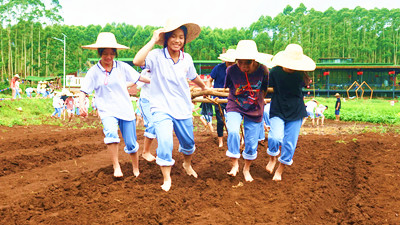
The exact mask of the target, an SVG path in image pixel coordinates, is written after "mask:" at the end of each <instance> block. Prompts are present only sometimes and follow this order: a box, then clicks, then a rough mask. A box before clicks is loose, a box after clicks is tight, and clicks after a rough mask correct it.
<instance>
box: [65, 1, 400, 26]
mask: <svg viewBox="0 0 400 225" xmlns="http://www.w3.org/2000/svg"><path fill="white" fill-rule="evenodd" d="M59 2H60V4H61V5H62V7H63V9H62V12H61V15H62V16H63V17H64V24H66V25H83V26H87V25H90V24H94V25H98V24H99V25H101V26H104V25H106V24H107V23H112V22H115V23H126V24H131V25H134V26H136V25H141V26H146V25H152V26H163V25H164V23H165V21H166V19H167V18H168V17H170V16H172V15H175V16H178V17H181V18H185V19H188V20H190V21H191V22H195V23H197V24H199V25H200V26H210V27H211V28H216V27H218V28H224V29H226V28H232V27H237V28H242V27H249V26H250V25H251V24H252V23H253V22H256V21H257V20H258V19H259V18H260V16H262V15H264V16H271V17H275V16H276V15H278V14H279V13H281V12H282V11H283V9H284V8H285V7H286V6H287V5H291V6H292V7H293V8H294V9H295V8H297V7H298V6H299V4H300V3H303V4H304V5H305V6H306V7H307V9H311V8H314V9H315V10H317V11H322V12H323V11H325V10H327V9H328V8H329V7H333V8H334V9H336V10H339V9H341V8H349V9H354V8H355V7H356V6H361V7H363V8H365V9H373V8H375V7H377V8H388V9H393V8H400V0H302V1H301V0H140V1H139V0H60V1H59Z"/></svg>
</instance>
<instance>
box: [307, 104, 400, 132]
mask: <svg viewBox="0 0 400 225" xmlns="http://www.w3.org/2000/svg"><path fill="white" fill-rule="evenodd" d="M316 100H317V101H318V102H319V103H320V104H323V105H327V106H328V109H327V110H326V111H325V113H324V115H325V117H326V118H327V119H332V120H334V119H335V102H336V98H316ZM306 101H307V100H306ZM341 104H342V107H341V109H340V120H343V121H360V122H370V123H378V124H393V125H398V124H400V114H399V113H400V103H398V102H397V103H395V104H394V106H392V105H391V104H390V100H384V99H372V100H369V99H368V100H366V99H353V100H347V101H346V100H345V101H344V99H343V98H342V99H341ZM382 129H383V128H382ZM381 131H382V130H381Z"/></svg>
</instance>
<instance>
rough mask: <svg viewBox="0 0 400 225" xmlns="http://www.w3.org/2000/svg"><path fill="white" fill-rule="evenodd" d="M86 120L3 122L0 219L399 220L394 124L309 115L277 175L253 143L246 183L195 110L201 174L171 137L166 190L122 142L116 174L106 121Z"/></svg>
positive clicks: (156, 171)
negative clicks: (190, 170)
mask: <svg viewBox="0 0 400 225" xmlns="http://www.w3.org/2000/svg"><path fill="white" fill-rule="evenodd" d="M87 123H88V124H89V125H90V126H88V125H82V122H81V123H79V124H78V123H77V121H76V120H74V121H73V122H71V123H70V124H69V125H68V124H67V125H66V126H65V127H55V126H47V125H42V126H27V127H24V126H20V127H13V128H9V127H0V160H1V162H0V167H1V168H0V199H1V200H0V224H39V223H40V224H278V223H279V224H400V217H399V214H400V203H399V202H400V191H399V190H400V176H399V174H400V173H399V172H400V154H399V150H400V137H399V135H398V133H399V132H398V128H395V127H386V126H380V125H371V124H363V123H354V122H335V121H329V120H328V121H326V124H325V126H324V127H320V128H318V129H317V128H313V127H312V126H311V122H310V121H307V123H306V124H305V126H304V127H303V128H302V131H301V135H300V138H299V143H298V147H297V150H296V153H295V156H294V159H293V160H294V163H293V165H292V166H290V167H287V168H286V170H285V172H284V174H283V177H282V178H283V181H281V182H274V181H272V175H270V174H268V173H267V172H266V171H265V165H266V164H267V161H268V158H267V154H266V147H265V146H259V154H258V158H257V159H256V160H255V161H254V163H253V164H252V167H251V173H252V175H253V177H254V179H255V180H254V181H253V182H251V183H247V182H244V178H243V175H242V173H239V175H238V176H237V177H230V176H228V175H227V174H226V172H227V171H228V170H229V169H230V160H229V158H227V157H226V156H225V151H226V142H225V147H223V148H218V147H217V138H216V133H208V132H206V131H204V129H203V128H202V127H201V126H200V125H199V122H198V118H196V120H195V125H196V129H195V141H196V146H197V149H196V152H195V154H194V157H193V167H194V169H195V170H196V171H197V173H198V174H199V178H197V179H195V178H193V177H189V176H187V175H186V174H185V172H184V170H183V168H182V166H181V165H182V162H183V157H182V155H181V154H180V153H178V152H177V146H178V145H177V142H175V143H176V144H175V147H174V158H175V160H176V164H175V165H174V166H173V168H172V179H173V181H172V188H171V190H170V191H169V192H164V191H162V190H161V188H160V185H161V184H162V174H161V171H160V168H159V167H158V166H157V165H156V164H155V163H154V162H147V161H145V160H144V159H143V158H140V170H141V174H140V176H139V177H138V178H134V177H133V173H132V168H131V164H130V162H129V156H128V155H127V154H125V153H124V152H123V151H122V150H121V151H120V162H121V165H122V169H123V172H124V175H125V176H124V178H123V179H120V180H116V179H113V176H112V174H113V169H112V165H111V161H110V159H109V155H108V152H107V150H106V146H105V145H104V144H103V133H102V129H101V127H100V126H99V123H98V121H97V120H96V119H95V118H91V119H89V120H88V121H87ZM82 126H83V127H92V128H88V129H81V127H82ZM96 126H97V127H98V128H93V127H96ZM143 131H144V129H143V128H138V142H139V143H140V144H143ZM382 132H384V133H382ZM120 146H121V147H122V146H123V145H122V144H121V145H120ZM152 147H153V148H152V152H153V153H155V149H156V143H154V144H153V146H152ZM121 149H122V148H121ZM240 166H241V168H242V167H243V160H240Z"/></svg>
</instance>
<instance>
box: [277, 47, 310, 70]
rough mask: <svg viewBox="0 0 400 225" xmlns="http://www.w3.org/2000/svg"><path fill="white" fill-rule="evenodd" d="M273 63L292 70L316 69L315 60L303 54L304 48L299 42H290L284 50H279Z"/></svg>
mask: <svg viewBox="0 0 400 225" xmlns="http://www.w3.org/2000/svg"><path fill="white" fill-rule="evenodd" d="M272 63H273V64H275V65H277V66H281V67H285V68H288V69H291V70H298V71H314V70H315V68H316V64H315V62H314V60H312V59H311V58H310V57H308V56H306V55H304V54H303V48H302V47H301V46H300V45H298V44H289V45H288V46H286V49H285V50H284V51H280V52H278V53H277V54H276V55H275V56H274V58H273V59H272Z"/></svg>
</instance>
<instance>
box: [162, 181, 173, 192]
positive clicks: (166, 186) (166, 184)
mask: <svg viewBox="0 0 400 225" xmlns="http://www.w3.org/2000/svg"><path fill="white" fill-rule="evenodd" d="M161 189H163V190H164V191H169V189H171V180H167V181H164V184H163V185H161Z"/></svg>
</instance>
